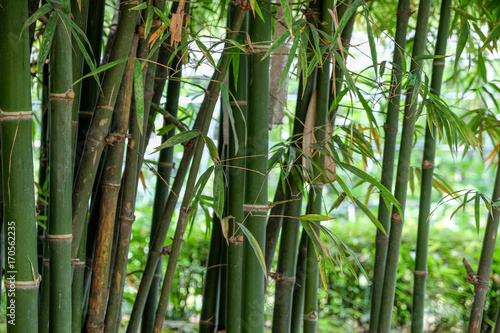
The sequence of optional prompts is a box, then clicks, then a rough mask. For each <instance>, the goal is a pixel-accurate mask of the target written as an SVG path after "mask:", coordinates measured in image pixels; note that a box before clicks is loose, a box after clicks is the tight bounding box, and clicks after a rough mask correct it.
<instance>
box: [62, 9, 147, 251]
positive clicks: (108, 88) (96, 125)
mask: <svg viewBox="0 0 500 333" xmlns="http://www.w3.org/2000/svg"><path fill="white" fill-rule="evenodd" d="M135 5H136V4H135V3H134V4H130V3H122V4H121V6H122V7H121V9H120V10H121V15H120V21H119V23H118V29H117V32H116V34H117V35H116V40H115V42H114V44H113V49H112V51H111V57H110V62H113V61H117V60H119V59H123V58H125V57H126V56H127V55H128V52H129V50H130V45H131V43H132V38H133V32H134V29H135V23H136V21H137V18H138V15H139V13H138V11H136V10H129V9H130V8H131V7H132V6H135ZM124 68H125V63H119V64H117V65H115V66H114V67H112V68H110V69H109V70H107V72H106V75H105V78H104V81H103V83H102V93H101V95H100V96H99V100H98V102H97V108H96V110H95V112H94V115H93V117H92V122H91V125H90V129H89V132H88V134H87V138H86V141H85V146H84V151H83V155H82V159H81V161H80V166H79V168H78V173H77V176H76V181H75V186H74V191H73V237H74V238H73V243H72V246H71V254H72V257H74V258H75V257H76V255H77V253H78V246H79V245H80V241H81V238H82V237H81V236H82V232H83V228H84V226H85V218H86V216H87V210H88V209H87V208H88V202H89V198H90V194H91V192H92V186H93V183H94V180H95V177H96V173H97V169H98V165H99V161H100V159H101V155H102V151H103V149H104V146H105V144H106V143H105V138H106V136H107V134H108V131H109V126H110V125H111V116H112V114H113V108H114V105H115V103H116V97H117V95H118V90H119V87H120V83H121V79H122V77H123V71H124ZM84 241H85V240H84Z"/></svg>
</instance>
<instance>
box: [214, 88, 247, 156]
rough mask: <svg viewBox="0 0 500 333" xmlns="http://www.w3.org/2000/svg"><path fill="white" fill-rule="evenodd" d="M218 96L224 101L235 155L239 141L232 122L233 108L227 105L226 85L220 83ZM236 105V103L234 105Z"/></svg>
mask: <svg viewBox="0 0 500 333" xmlns="http://www.w3.org/2000/svg"><path fill="white" fill-rule="evenodd" d="M220 94H221V96H222V100H223V101H224V105H226V110H227V114H228V116H229V122H230V123H231V128H232V130H233V134H234V135H232V138H233V140H234V154H235V155H236V154H237V153H238V147H239V139H238V136H237V135H236V127H235V126H236V125H235V121H234V115H233V107H232V106H231V103H229V89H227V87H226V85H225V84H223V83H221V85H220ZM237 104H238V103H236V105H237ZM238 108H239V106H238ZM240 111H241V109H240ZM245 128H246V126H245Z"/></svg>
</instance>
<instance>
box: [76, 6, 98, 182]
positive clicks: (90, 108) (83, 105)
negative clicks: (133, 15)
mask: <svg viewBox="0 0 500 333" xmlns="http://www.w3.org/2000/svg"><path fill="white" fill-rule="evenodd" d="M104 8H105V0H94V1H90V3H89V9H88V12H89V13H91V14H92V15H89V16H88V22H87V31H86V35H87V39H88V40H89V42H90V48H91V49H92V51H93V53H94V56H95V59H96V60H97V61H98V62H99V59H101V48H102V47H101V44H102V30H103V24H104ZM89 72H90V67H89V65H88V64H87V62H83V69H82V74H83V75H86V74H88V73H89ZM80 91H81V92H80V94H81V98H80V104H79V109H78V131H77V137H76V143H75V176H76V173H77V171H78V166H79V165H80V160H81V157H82V154H83V148H84V145H85V137H86V136H87V132H88V130H89V127H90V121H91V120H92V114H93V113H94V108H95V106H96V105H95V104H96V102H97V99H98V97H99V87H98V85H97V81H96V80H95V78H94V77H88V78H85V79H83V80H82V81H81V89H80Z"/></svg>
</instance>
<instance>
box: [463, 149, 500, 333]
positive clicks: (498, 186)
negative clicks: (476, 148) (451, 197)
mask: <svg viewBox="0 0 500 333" xmlns="http://www.w3.org/2000/svg"><path fill="white" fill-rule="evenodd" d="M499 156H500V155H499ZM499 197H500V167H497V174H496V177H495V183H494V187H493V195H492V197H491V198H492V202H496V201H497V200H498V198H499ZM491 208H492V212H491V214H488V222H486V230H485V231H484V238H483V246H482V248H481V257H480V258H479V266H478V268H477V274H476V275H475V276H474V277H473V279H472V281H469V282H471V283H472V284H473V285H474V300H473V302H472V307H471V312H470V319H469V325H468V327H467V332H468V333H476V332H480V331H481V323H482V320H483V313H484V302H485V300H486V294H487V292H488V287H489V281H490V275H491V265H492V263H493V253H494V252H495V243H496V239H497V231H498V221H499V219H500V210H499V209H498V207H495V206H492V207H491ZM469 279H470V277H469ZM497 326H498V325H497ZM495 329H496V330H498V329H497V328H496V327H495Z"/></svg>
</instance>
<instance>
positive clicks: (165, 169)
mask: <svg viewBox="0 0 500 333" xmlns="http://www.w3.org/2000/svg"><path fill="white" fill-rule="evenodd" d="M171 53H172V52H171V50H168V49H166V48H163V49H162V50H160V55H159V62H160V63H162V64H166V63H167V62H168V59H169V58H170V54H171ZM175 61H177V59H176V60H175ZM167 74H168V70H167V67H166V66H158V67H157V69H156V77H159V78H160V80H157V82H156V84H157V85H158V86H157V87H155V91H156V93H155V96H154V97H153V104H152V105H151V107H152V108H154V103H155V102H159V100H160V99H161V95H162V93H163V87H164V86H165V79H161V78H166V77H167ZM181 77H182V72H181V71H180V68H179V69H177V70H174V71H173V73H172V76H171V78H170V80H169V81H168V90H167V102H166V105H165V108H166V110H165V111H167V112H168V114H169V115H171V117H165V120H164V122H165V126H166V125H168V124H170V123H171V122H170V120H171V119H175V120H177V119H176V118H175V116H176V115H177V110H178V107H179V95H180V89H181V81H180V79H181ZM158 97H159V98H158ZM174 135H175V129H172V130H170V131H168V132H167V133H166V134H165V135H163V137H162V142H165V141H166V140H168V139H169V138H171V137H173V136H174ZM173 161H174V147H169V148H165V149H163V150H161V151H160V157H159V159H158V176H157V178H156V192H155V201H154V206H153V218H152V225H151V239H150V243H151V242H153V239H154V237H155V234H156V229H157V228H158V225H159V223H160V219H161V214H162V213H163V208H164V207H165V204H166V202H167V197H168V193H169V191H170V187H169V186H170V184H171V181H170V177H171V173H172V169H173V167H174V164H173ZM160 280H161V261H159V262H158V265H157V266H156V273H155V275H154V277H153V281H152V282H151V288H150V290H149V295H148V299H147V301H146V305H145V308H144V314H143V317H142V325H141V332H142V333H150V332H152V331H153V327H154V317H155V313H156V307H157V305H158V294H159V287H160Z"/></svg>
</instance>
